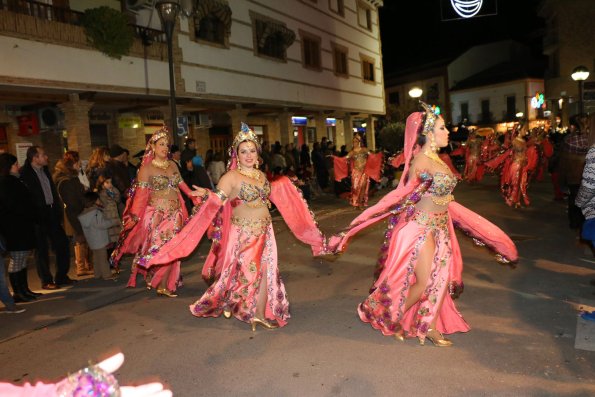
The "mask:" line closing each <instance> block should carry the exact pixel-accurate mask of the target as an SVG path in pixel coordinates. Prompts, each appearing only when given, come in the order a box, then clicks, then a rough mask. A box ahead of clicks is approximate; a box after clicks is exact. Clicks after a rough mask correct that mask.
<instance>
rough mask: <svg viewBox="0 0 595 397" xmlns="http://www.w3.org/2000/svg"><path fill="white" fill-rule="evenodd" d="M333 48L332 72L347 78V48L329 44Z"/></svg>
mask: <svg viewBox="0 0 595 397" xmlns="http://www.w3.org/2000/svg"><path fill="white" fill-rule="evenodd" d="M331 47H332V48H333V70H334V71H335V74H336V75H337V76H343V77H348V76H349V69H348V66H347V65H348V57H347V54H348V52H347V51H348V50H347V47H343V46H340V45H338V44H335V43H331Z"/></svg>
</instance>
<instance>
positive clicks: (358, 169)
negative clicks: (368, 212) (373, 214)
mask: <svg viewBox="0 0 595 397" xmlns="http://www.w3.org/2000/svg"><path fill="white" fill-rule="evenodd" d="M333 162H334V169H335V181H337V182H340V181H341V180H342V179H343V178H346V177H347V175H348V174H349V166H350V165H351V198H350V200H349V204H351V205H352V206H354V207H356V208H360V209H361V208H364V207H366V206H367V205H368V190H369V188H370V178H372V179H374V180H375V181H377V182H378V181H380V171H381V168H382V153H377V154H373V153H371V152H370V151H369V150H368V148H367V147H365V146H363V144H362V136H361V135H360V134H359V133H358V134H355V135H354V136H353V149H352V150H351V151H350V152H349V153H348V154H347V156H346V157H337V156H333Z"/></svg>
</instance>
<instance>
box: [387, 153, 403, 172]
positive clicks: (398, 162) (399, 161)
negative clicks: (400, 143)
mask: <svg viewBox="0 0 595 397" xmlns="http://www.w3.org/2000/svg"><path fill="white" fill-rule="evenodd" d="M404 163H405V154H404V153H403V152H401V153H399V154H397V155H396V156H395V157H393V159H392V160H391V162H390V165H392V166H393V167H395V168H399V167H400V166H402V165H403V164H404Z"/></svg>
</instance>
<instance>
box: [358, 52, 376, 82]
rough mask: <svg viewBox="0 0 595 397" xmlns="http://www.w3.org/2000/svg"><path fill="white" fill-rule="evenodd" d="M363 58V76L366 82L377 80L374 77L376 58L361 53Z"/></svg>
mask: <svg viewBox="0 0 595 397" xmlns="http://www.w3.org/2000/svg"><path fill="white" fill-rule="evenodd" d="M360 57H361V60H362V78H363V79H364V82H371V83H373V82H375V81H376V79H375V78H374V59H373V58H370V57H367V56H365V55H360Z"/></svg>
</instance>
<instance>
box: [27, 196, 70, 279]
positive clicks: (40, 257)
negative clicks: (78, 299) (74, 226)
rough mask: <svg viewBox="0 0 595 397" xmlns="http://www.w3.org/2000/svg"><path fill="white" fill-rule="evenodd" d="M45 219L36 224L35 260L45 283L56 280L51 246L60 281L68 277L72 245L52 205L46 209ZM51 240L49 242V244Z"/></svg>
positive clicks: (57, 277)
mask: <svg viewBox="0 0 595 397" xmlns="http://www.w3.org/2000/svg"><path fill="white" fill-rule="evenodd" d="M44 215H45V216H44V217H43V221H42V222H40V223H39V224H37V225H36V226H35V238H36V243H37V244H36V249H35V262H36V263H37V274H38V275H39V279H40V280H41V283H42V285H43V284H50V283H53V282H54V278H53V277H52V272H51V271H50V252H49V249H50V246H51V248H52V251H54V254H56V278H55V282H56V283H60V282H62V281H65V280H66V279H68V270H69V269H70V247H69V244H70V243H69V241H68V237H66V233H64V229H63V228H62V225H61V224H60V220H59V219H57V218H56V215H55V213H54V211H53V210H52V208H51V207H49V206H48V207H47V209H46V210H45V214H44ZM48 241H49V244H48Z"/></svg>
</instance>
